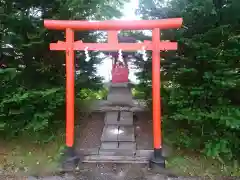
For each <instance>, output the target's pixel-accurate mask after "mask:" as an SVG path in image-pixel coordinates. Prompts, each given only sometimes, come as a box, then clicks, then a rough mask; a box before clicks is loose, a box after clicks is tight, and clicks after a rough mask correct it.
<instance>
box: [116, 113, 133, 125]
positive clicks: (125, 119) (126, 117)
mask: <svg viewBox="0 0 240 180" xmlns="http://www.w3.org/2000/svg"><path fill="white" fill-rule="evenodd" d="M119 124H121V125H132V124H133V112H127V111H123V112H120V119H119Z"/></svg>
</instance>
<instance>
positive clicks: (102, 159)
mask: <svg viewBox="0 0 240 180" xmlns="http://www.w3.org/2000/svg"><path fill="white" fill-rule="evenodd" d="M83 162H85V163H126V164H127V163H131V164H133V163H138V164H147V163H149V158H148V157H136V156H110V155H89V156H84V159H83Z"/></svg>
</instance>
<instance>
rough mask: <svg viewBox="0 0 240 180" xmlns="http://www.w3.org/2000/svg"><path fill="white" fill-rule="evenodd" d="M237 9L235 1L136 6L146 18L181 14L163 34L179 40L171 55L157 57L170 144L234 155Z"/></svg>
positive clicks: (239, 124) (239, 111)
mask: <svg viewBox="0 0 240 180" xmlns="http://www.w3.org/2000/svg"><path fill="white" fill-rule="evenodd" d="M239 9H240V2H239V1H237V0H231V1H221V4H216V2H215V1H212V0H196V1H189V0H172V1H168V2H165V3H163V1H160V0H159V1H151V0H150V1H145V0H142V1H141V2H140V8H139V10H138V11H139V13H140V14H142V17H143V18H147V19H156V18H158V19H159V18H171V17H183V20H184V25H183V27H182V28H181V29H180V30H177V31H174V30H169V31H165V32H164V33H163V37H162V39H170V40H174V41H178V42H179V49H178V51H177V53H176V54H175V55H174V57H171V56H172V55H173V53H171V54H169V53H170V52H168V53H167V54H166V53H165V55H164V61H161V63H162V74H163V75H162V77H163V81H164V82H165V83H164V84H163V85H162V91H164V92H165V93H162V95H163V99H164V106H163V108H164V112H165V113H164V119H166V121H164V123H165V125H166V127H165V130H166V131H167V134H170V135H169V138H170V139H172V140H173V141H174V143H175V145H178V146H182V147H187V148H191V149H197V150H199V151H203V152H205V153H206V154H207V155H209V156H211V157H215V158H220V157H224V158H227V159H234V158H237V157H239V152H238V150H237V149H238V148H237V147H239V146H240V141H239V138H238V136H239V135H240V121H239V117H240V106H239V105H240V103H239V102H240V101H239V98H238V96H237V93H239V92H240V91H239V90H240V89H239V85H240V73H239V68H240V64H239V55H240V51H239V49H240V48H239V47H240V46H239V45H240V37H239V31H238V30H239V23H238V22H239V19H240V16H239V13H238V11H239ZM174 34H176V35H174ZM169 55H171V56H169ZM147 64H149V62H147ZM144 67H149V68H150V67H151V66H148V65H145V66H144ZM147 72H151V70H150V69H144V71H143V73H141V75H140V76H139V77H140V78H141V79H142V82H143V83H144V82H147V81H149V80H150V78H151V75H150V73H147ZM144 74H145V75H144ZM171 135H172V136H171ZM189 135H190V136H189ZM177 136H178V137H179V138H176V137H177Z"/></svg>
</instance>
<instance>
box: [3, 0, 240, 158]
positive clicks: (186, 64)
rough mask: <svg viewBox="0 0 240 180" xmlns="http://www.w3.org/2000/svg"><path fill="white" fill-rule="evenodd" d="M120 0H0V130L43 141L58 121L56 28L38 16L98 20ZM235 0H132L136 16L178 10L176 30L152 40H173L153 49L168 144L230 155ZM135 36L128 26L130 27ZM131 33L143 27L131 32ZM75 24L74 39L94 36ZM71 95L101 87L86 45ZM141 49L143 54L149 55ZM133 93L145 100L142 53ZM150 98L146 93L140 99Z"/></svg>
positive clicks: (237, 35) (238, 121) (238, 108)
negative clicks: (171, 46)
mask: <svg viewBox="0 0 240 180" xmlns="http://www.w3.org/2000/svg"><path fill="white" fill-rule="evenodd" d="M124 3H125V1H124V0H101V1H100V0H93V1H86V0H52V1H49V0H41V1H33V0H29V1H18V0H0V4H1V6H0V22H1V26H0V35H1V38H0V42H1V46H0V48H1V50H0V65H1V69H0V82H1V83H0V89H1V91H0V129H1V138H3V139H5V140H6V139H13V138H16V137H18V136H20V135H24V136H28V137H29V138H30V137H31V138H32V139H33V140H36V141H39V142H40V141H41V142H42V141H44V142H48V141H50V140H52V139H53V138H54V137H55V134H56V131H57V130H58V128H61V127H64V118H63V117H64V114H63V113H64V109H65V67H64V65H63V64H64V61H65V55H64V53H62V52H57V51H55V52H51V51H49V43H50V42H54V41H57V40H63V39H64V34H63V33H62V32H58V31H48V30H46V29H45V28H44V27H43V19H46V18H48V19H88V20H95V19H97V20H104V19H111V18H113V17H120V16H121V13H120V11H119V10H120V9H121V8H122V6H123V4H124ZM239 10H240V1H239V0H221V1H215V0H195V1H190V0H171V1H163V0H157V1H156V0H140V1H139V9H138V14H139V15H140V16H141V17H142V18H143V19H159V18H169V17H183V19H184V26H183V28H181V29H179V30H168V31H163V32H162V33H163V34H162V40H164V39H169V40H173V41H178V42H179V49H178V51H177V52H176V51H172V52H162V54H161V56H162V57H163V58H162V61H161V64H162V71H161V72H162V74H161V82H162V88H161V94H162V102H163V117H164V126H165V127H164V130H165V132H164V133H165V134H166V137H167V139H168V140H169V141H171V142H172V143H173V145H175V146H178V147H182V148H188V149H190V150H197V151H200V152H203V153H204V154H206V155H208V156H210V157H214V158H217V159H219V160H222V159H223V160H233V159H239V157H240V156H239V147H240V138H239V137H240V98H239V95H238V94H239V93H240V72H239V69H240V62H239V59H240V14H239ZM135 35H136V34H135ZM136 36H137V37H138V39H149V38H150V37H149V36H146V35H144V34H137V35H136ZM97 37H98V34H96V33H95V34H94V33H92V32H79V33H77V34H76V38H77V39H82V40H84V41H90V42H91V41H96V38H97ZM76 57H77V58H76V71H77V70H78V71H79V72H80V73H79V74H78V75H76V98H78V99H85V98H89V97H90V98H97V95H98V94H97V91H98V90H99V89H101V88H102V86H101V77H98V76H97V75H96V66H97V65H98V64H99V63H100V62H101V59H100V58H98V57H97V53H95V52H94V53H91V57H92V59H91V61H89V62H86V61H85V56H84V53H82V52H78V53H76ZM149 57H150V54H149ZM136 65H137V66H138V67H139V69H141V72H140V73H138V74H137V76H138V78H139V80H140V84H139V86H138V88H137V90H138V94H139V98H144V99H146V100H151V58H149V60H148V61H146V62H144V61H142V60H139V59H138V61H136ZM150 102H151V101H150Z"/></svg>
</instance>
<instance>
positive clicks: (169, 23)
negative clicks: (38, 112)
mask: <svg viewBox="0 0 240 180" xmlns="http://www.w3.org/2000/svg"><path fill="white" fill-rule="evenodd" d="M181 25H182V18H172V19H162V20H135V21H122V20H120V21H114V20H113V21H101V22H99V21H93V22H89V21H66V20H65V21H64V20H44V26H45V27H46V28H48V29H55V30H65V32H66V42H57V43H51V44H50V49H51V50H62V51H66V145H67V147H68V148H69V149H72V148H73V144H74V80H75V79H74V75H75V63H74V51H75V50H85V48H88V50H92V51H118V50H120V49H121V50H122V51H134V50H136V51H137V50H142V48H143V47H144V48H145V50H151V51H152V99H153V139H154V154H153V157H152V159H151V162H153V163H155V164H159V165H165V163H163V162H164V160H163V157H162V133H161V104H160V102H161V101H160V54H159V51H161V50H176V49H177V43H175V42H166V41H162V42H161V41H160V29H170V28H180V27H181ZM74 30H107V31H108V42H107V43H83V42H82V41H75V40H74ZM119 30H152V41H144V42H143V43H118V38H117V31H119Z"/></svg>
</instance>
